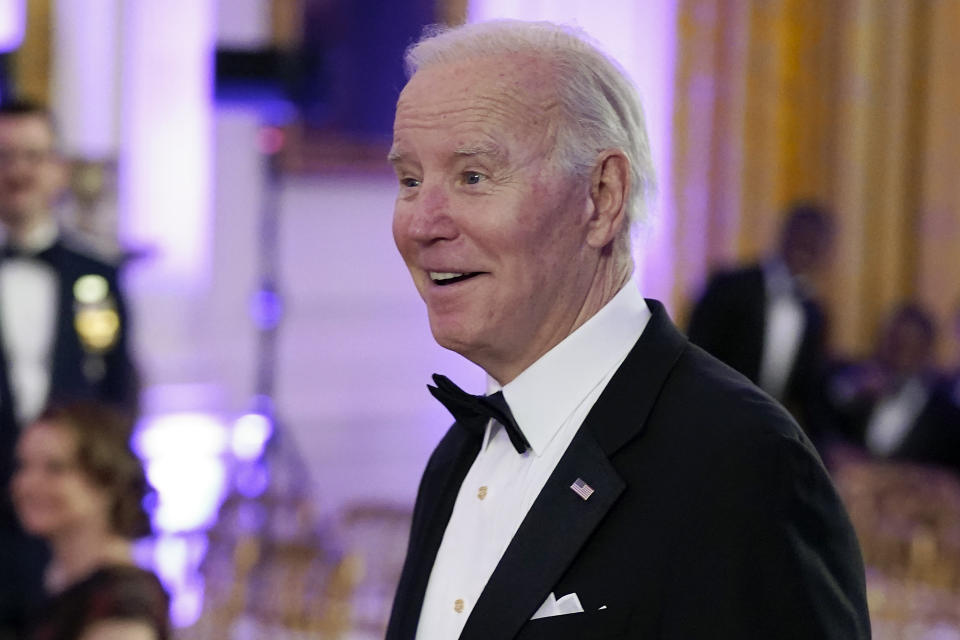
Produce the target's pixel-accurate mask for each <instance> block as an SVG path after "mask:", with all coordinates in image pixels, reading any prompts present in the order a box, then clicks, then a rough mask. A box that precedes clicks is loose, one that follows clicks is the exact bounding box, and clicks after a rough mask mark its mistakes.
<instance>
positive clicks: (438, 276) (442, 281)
mask: <svg viewBox="0 0 960 640" xmlns="http://www.w3.org/2000/svg"><path fill="white" fill-rule="evenodd" d="M481 273H482V271H474V272H472V273H452V272H441V271H431V272H430V280H431V281H433V284H435V285H438V286H440V287H445V286H447V285H450V284H455V283H457V282H463V281H464V280H469V279H470V278H473V277H474V276H478V275H480V274H481Z"/></svg>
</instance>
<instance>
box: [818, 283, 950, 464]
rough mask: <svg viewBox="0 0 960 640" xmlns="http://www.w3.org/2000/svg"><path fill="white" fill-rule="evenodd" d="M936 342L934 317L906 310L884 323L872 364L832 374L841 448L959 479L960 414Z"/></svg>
mask: <svg viewBox="0 0 960 640" xmlns="http://www.w3.org/2000/svg"><path fill="white" fill-rule="evenodd" d="M936 340H937V328H936V324H935V323H934V320H933V316H932V315H931V314H930V313H929V312H928V311H927V310H926V309H925V308H923V307H922V306H921V305H919V304H917V303H913V302H907V303H903V304H900V305H897V306H896V307H894V308H893V309H892V310H891V311H890V313H889V315H888V317H887V318H886V319H885V321H884V322H883V326H882V327H881V329H880V331H879V332H878V335H877V342H876V347H875V349H874V352H873V353H872V354H871V356H870V357H869V358H866V359H862V360H854V361H851V362H838V363H836V364H835V365H833V366H832V367H831V369H830V371H829V372H828V375H827V376H826V385H825V388H826V390H827V393H826V400H827V403H828V406H829V408H830V414H829V417H830V418H832V420H833V422H832V423H831V425H830V426H831V431H832V432H834V433H836V434H837V435H838V436H840V438H842V439H841V440H840V442H842V443H843V444H846V445H852V446H853V447H854V451H856V450H859V451H861V452H862V453H866V454H867V455H869V456H873V457H877V458H884V459H892V460H900V461H907V462H915V463H921V464H928V465H937V466H941V467H944V468H946V469H949V470H951V471H953V472H954V473H957V474H960V407H958V406H957V404H956V403H955V401H954V399H953V397H952V391H953V389H952V388H951V385H950V383H949V381H948V379H946V378H945V376H943V375H942V374H941V372H939V371H938V370H937V369H936V366H935V363H934V353H935V348H936ZM843 453H844V454H846V455H849V454H850V453H851V452H850V451H843Z"/></svg>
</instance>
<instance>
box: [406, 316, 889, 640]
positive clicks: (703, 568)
mask: <svg viewBox="0 0 960 640" xmlns="http://www.w3.org/2000/svg"><path fill="white" fill-rule="evenodd" d="M648 304H649V305H650V307H651V309H652V311H653V317H652V318H651V320H650V322H649V324H648V325H647V327H646V329H645V330H644V332H643V335H642V336H641V337H640V339H639V340H638V341H637V343H636V345H635V346H634V347H633V349H632V351H631V352H630V354H629V355H628V356H627V358H626V360H625V361H624V363H623V364H622V365H621V367H620V369H619V370H618V371H617V372H616V374H615V375H614V377H613V378H612V379H611V381H610V383H609V384H608V386H607V388H606V389H605V390H604V392H603V394H602V395H601V396H600V398H599V399H598V401H597V402H596V404H595V405H594V407H593V409H592V410H591V411H590V413H589V415H588V416H587V418H586V420H585V421H584V423H583V425H582V426H581V428H580V430H579V432H578V433H577V435H576V436H575V438H574V440H573V441H572V442H571V444H570V446H569V448H568V450H567V451H566V453H565V454H564V455H563V457H562V459H561V460H560V462H559V463H558V465H557V467H556V469H555V470H554V472H553V474H552V475H551V476H550V479H549V480H548V481H547V483H546V485H545V486H544V488H543V490H542V491H541V493H540V495H539V496H538V497H537V499H536V501H535V502H534V504H533V506H532V508H531V510H530V512H529V513H528V514H527V516H526V518H525V519H524V521H523V523H522V524H521V526H520V528H519V530H518V531H517V533H516V535H515V536H514V538H513V540H512V541H511V543H510V545H509V547H508V548H507V550H506V552H505V553H504V556H503V558H502V559H501V561H500V563H499V565H498V566H497V568H496V570H495V571H494V573H493V575H492V576H491V578H490V580H489V582H488V583H487V585H486V587H485V589H484V590H483V592H482V594H481V596H480V598H479V600H478V601H477V603H476V606H475V608H474V609H473V611H472V613H471V614H470V617H469V618H468V620H467V622H466V626H465V627H464V630H463V633H462V635H461V636H460V637H461V639H463V640H508V639H514V638H515V639H517V640H520V639H529V640H533V639H535V638H545V639H546V638H550V639H552V640H563V639H566V638H570V639H574V638H576V639H578V640H585V639H590V640H593V639H599V638H610V639H613V638H645V639H653V638H658V639H670V640H696V639H699V638H709V639H711V640H716V639H718V638H730V639H743V638H764V639H769V638H778V639H789V638H796V639H798V640H799V639H801V638H802V639H804V640H810V639H813V638H816V639H817V640H825V639H831V638H836V639H837V640H839V639H841V638H842V639H843V640H851V639H859V638H869V637H870V632H869V620H868V617H867V606H866V597H865V587H864V569H863V564H862V560H861V556H860V551H859V548H858V545H857V541H856V538H855V536H854V532H853V529H852V527H851V524H850V522H849V520H848V518H847V515H846V512H845V511H844V508H843V506H842V505H841V503H840V501H839V499H838V497H837V495H836V493H835V491H834V488H833V486H832V484H831V482H830V480H829V478H828V477H827V474H826V472H825V470H824V468H823V466H822V464H821V462H820V460H819V458H818V456H817V454H816V453H815V452H814V450H813V448H812V446H811V444H810V443H809V441H808V440H807V439H806V437H805V436H804V435H803V433H802V431H801V430H800V429H799V428H798V427H797V425H796V423H794V422H793V420H792V419H791V418H790V417H789V416H788V415H787V414H786V413H785V412H784V411H783V410H782V408H780V406H779V405H777V404H776V403H775V402H773V401H772V400H770V399H769V398H768V397H767V396H765V395H764V394H763V393H762V392H760V391H759V390H758V389H756V387H754V386H753V385H752V384H750V383H749V381H747V380H746V379H745V378H744V377H743V376H741V375H740V374H738V373H736V372H735V371H733V370H732V369H730V368H729V367H727V366H725V365H724V364H722V363H720V362H719V361H718V360H716V359H715V358H713V357H711V356H709V355H707V354H706V353H705V352H704V351H703V350H701V349H699V348H698V347H696V346H693V345H691V344H690V343H689V342H688V341H687V340H686V338H684V337H683V336H682V335H681V334H680V333H679V332H678V331H677V330H676V329H675V328H674V326H673V325H672V323H671V322H670V320H669V319H668V317H667V315H666V312H665V311H664V309H663V307H662V306H661V305H660V304H659V303H657V302H654V301H648ZM470 433H471V431H470V429H469V428H467V427H465V426H464V425H462V424H454V425H453V426H452V427H451V429H450V430H449V431H448V432H447V434H446V435H445V437H444V438H443V440H442V441H441V442H440V444H439V445H438V446H437V449H436V450H435V451H434V453H433V455H432V457H431V459H430V461H429V463H428V465H427V468H426V471H425V472H424V476H423V480H422V482H421V485H420V490H419V494H418V496H417V502H416V506H415V509H414V514H413V523H412V527H411V535H410V543H409V548H408V551H407V559H406V562H405V565H404V568H403V572H402V575H401V578H400V583H399V587H398V589H397V594H396V597H395V600H394V605H393V612H392V615H391V618H390V624H389V628H388V631H387V638H388V640H409V639H411V638H413V637H414V635H415V633H416V628H417V623H418V620H419V615H420V609H421V606H422V603H423V597H424V592H425V589H426V585H427V581H428V579H429V576H430V571H431V568H432V566H433V562H434V559H435V557H436V553H437V550H438V548H439V546H440V541H441V539H442V537H443V533H444V529H445V527H446V523H447V521H448V519H449V517H450V513H451V511H452V509H453V504H454V501H455V500H456V496H457V492H458V490H459V487H460V484H461V482H462V480H463V477H464V476H465V475H466V472H467V470H468V469H469V468H470V466H471V464H472V463H473V460H474V458H475V457H476V454H477V452H478V450H479V444H480V443H479V442H478V441H477V440H476V438H475V436H471V435H470ZM577 478H582V479H583V480H584V481H585V482H586V483H587V484H589V485H590V486H591V487H593V489H594V490H595V492H594V493H593V495H591V496H590V498H589V499H588V500H583V499H581V498H580V497H579V496H578V495H577V494H576V493H574V492H573V491H572V490H571V489H570V488H569V487H570V484H571V483H573V482H574V481H575V480H576V479H577ZM551 592H553V593H554V594H555V595H556V597H557V598H560V597H561V596H563V595H566V594H568V593H577V594H578V597H579V599H580V602H581V603H582V605H583V608H584V613H579V614H570V615H565V616H557V617H553V618H544V619H538V620H533V621H531V620H530V617H531V616H532V615H533V613H534V612H535V611H536V610H537V608H538V607H539V606H540V604H541V603H542V602H543V601H544V600H545V599H546V597H547V595H548V594H549V593H551ZM601 607H605V608H603V609H601Z"/></svg>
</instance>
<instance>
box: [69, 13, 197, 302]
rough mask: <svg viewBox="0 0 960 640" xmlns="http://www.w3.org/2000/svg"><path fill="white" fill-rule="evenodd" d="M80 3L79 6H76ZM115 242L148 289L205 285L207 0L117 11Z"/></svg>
mask: <svg viewBox="0 0 960 640" xmlns="http://www.w3.org/2000/svg"><path fill="white" fill-rule="evenodd" d="M78 4H82V3H78ZM123 10H124V13H123V17H122V24H123V41H122V45H121V46H122V51H123V56H122V65H123V68H122V86H123V97H122V129H121V131H122V145H121V152H120V210H121V213H120V239H121V242H123V244H124V245H125V246H127V247H133V248H142V249H145V250H147V251H149V252H150V258H149V259H148V260H145V261H143V263H142V265H143V266H142V267H141V268H137V269H135V270H134V271H135V274H136V277H137V279H138V280H140V284H141V285H142V286H148V287H149V288H150V289H152V290H154V291H158V290H159V291H167V292H173V291H179V292H189V291H197V290H202V289H203V288H205V287H206V286H207V285H208V284H209V276H210V253H211V246H212V240H211V234H210V228H211V211H212V209H211V198H210V184H211V172H212V166H211V135H212V134H211V114H212V110H213V106H212V80H213V77H212V74H213V51H214V47H215V23H214V17H215V4H214V0H138V1H137V2H127V3H124V4H123Z"/></svg>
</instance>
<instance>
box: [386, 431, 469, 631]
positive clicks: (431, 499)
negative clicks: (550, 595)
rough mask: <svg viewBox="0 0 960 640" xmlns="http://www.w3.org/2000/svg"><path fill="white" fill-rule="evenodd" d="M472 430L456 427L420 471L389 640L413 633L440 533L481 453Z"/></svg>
mask: <svg viewBox="0 0 960 640" xmlns="http://www.w3.org/2000/svg"><path fill="white" fill-rule="evenodd" d="M476 431H477V429H470V428H467V427H465V426H464V425H460V424H454V425H453V426H452V427H451V428H450V430H449V431H448V432H447V435H446V436H445V437H444V439H443V441H442V442H441V444H440V445H439V446H438V447H437V450H436V452H435V453H434V455H433V457H432V458H431V460H430V463H429V466H428V468H427V471H426V472H425V473H424V476H423V484H422V486H421V487H420V495H419V496H418V498H417V505H418V510H417V511H415V512H414V514H413V522H412V524H411V529H410V542H409V545H408V547H407V557H406V560H405V561H404V565H403V572H402V573H401V575H400V582H399V585H398V587H397V593H396V596H395V598H394V603H393V611H392V614H391V618H390V623H389V625H388V627H387V635H386V639H387V640H394V639H396V640H401V639H402V640H406V639H408V638H413V637H414V636H415V635H416V633H417V624H418V622H419V620H420V609H421V608H422V607H423V597H424V594H425V593H426V590H427V582H428V581H429V579H430V572H431V571H432V570H433V562H434V560H435V559H436V557H437V551H438V550H439V549H440V542H441V541H442V540H443V533H444V531H445V530H446V528H447V522H449V520H450V514H451V513H453V506H454V504H455V503H456V500H457V494H458V492H459V491H460V485H461V484H462V483H463V478H464V477H465V476H466V475H467V471H469V470H470V466H471V465H472V464H473V461H474V459H476V457H477V454H478V453H479V452H480V440H479V439H478V438H477V437H476Z"/></svg>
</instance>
